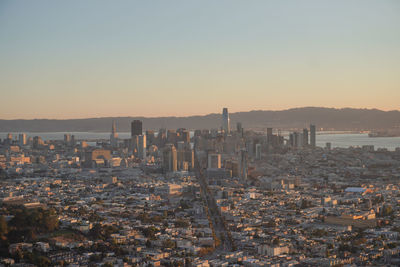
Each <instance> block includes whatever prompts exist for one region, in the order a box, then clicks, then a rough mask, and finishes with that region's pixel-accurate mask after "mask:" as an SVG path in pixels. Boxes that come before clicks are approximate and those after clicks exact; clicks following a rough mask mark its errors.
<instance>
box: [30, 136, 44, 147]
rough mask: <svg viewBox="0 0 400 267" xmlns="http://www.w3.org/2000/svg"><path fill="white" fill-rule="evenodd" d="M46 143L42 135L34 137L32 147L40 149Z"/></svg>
mask: <svg viewBox="0 0 400 267" xmlns="http://www.w3.org/2000/svg"><path fill="white" fill-rule="evenodd" d="M43 145H44V142H43V140H42V138H41V137H40V136H35V137H33V143H32V147H33V148H34V149H38V148H40V147H42V146H43Z"/></svg>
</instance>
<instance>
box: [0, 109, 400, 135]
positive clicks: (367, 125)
mask: <svg viewBox="0 0 400 267" xmlns="http://www.w3.org/2000/svg"><path fill="white" fill-rule="evenodd" d="M221 110H222V109H221ZM134 119H139V120H142V121H143V128H144V129H154V130H156V129H159V128H168V129H177V128H187V129H211V128H220V125H221V114H208V115H204V116H189V117H157V118H146V117H114V118H112V117H107V118H88V119H67V120H47V119H36V120H0V132H110V131H111V124H112V121H113V120H115V122H116V124H117V130H118V131H119V132H129V131H130V123H131V121H132V120H134ZM230 119H231V128H232V129H235V128H236V123H237V122H241V123H242V125H243V127H244V128H252V129H265V128H267V127H272V128H279V129H283V130H285V129H295V128H304V127H308V125H309V124H310V123H313V124H316V125H317V128H318V129H320V128H323V129H324V130H357V131H358V130H378V129H393V128H400V111H382V110H377V109H351V108H344V109H334V108H320V107H305V108H294V109H288V110H282V111H268V110H265V111H262V110H255V111H248V112H236V113H231V114H230Z"/></svg>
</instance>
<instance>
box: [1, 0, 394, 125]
mask: <svg viewBox="0 0 400 267" xmlns="http://www.w3.org/2000/svg"><path fill="white" fill-rule="evenodd" d="M94 3H96V4H94ZM228 3H229V4H228ZM289 3H290V4H289ZM399 11H400V2H398V1H380V2H376V1H352V2H348V1H335V2H327V1H316V0H310V1H304V2H302V3H293V2H290V1H279V2H272V1H268V2H264V1H254V2H252V3H251V4H249V3H243V2H240V1H219V2H217V3H215V2H211V1H202V2H201V3H197V2H178V1H172V2H168V3H167V2H161V1H160V2H151V3H148V2H136V1H135V2H131V1H119V2H117V3H115V2H113V3H108V2H106V1H95V2H94V1H87V2H78V1H76V2H73V4H71V2H65V3H53V2H52V1H35V2H34V3H33V2H30V1H21V2H15V1H2V2H1V3H0V14H1V16H0V57H1V58H2V61H0V81H1V83H0V86H1V93H2V97H1V100H0V119H34V118H38V119H43V118H47V119H72V118H94V117H124V116H144V117H160V116H192V115H201V114H210V113H219V112H220V109H221V108H222V107H225V106H226V107H229V110H230V112H232V113H234V112H239V111H248V110H285V109H288V108H294V107H308V106H317V107H335V108H345V107H349V108H377V109H381V110H386V111H387V110H399V109H400V108H399V105H398V99H400V90H399V85H400V77H398V76H399V75H398V73H400V49H399V47H400V32H399V31H398V29H397V25H400V16H398V14H399ZM72 18H73V19H72ZM183 22H184V23H183Z"/></svg>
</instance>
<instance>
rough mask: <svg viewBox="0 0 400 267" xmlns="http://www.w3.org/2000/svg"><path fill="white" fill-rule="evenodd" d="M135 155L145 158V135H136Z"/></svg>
mask: <svg viewBox="0 0 400 267" xmlns="http://www.w3.org/2000/svg"><path fill="white" fill-rule="evenodd" d="M137 155H138V157H139V158H140V159H145V158H146V135H139V136H138V149H137Z"/></svg>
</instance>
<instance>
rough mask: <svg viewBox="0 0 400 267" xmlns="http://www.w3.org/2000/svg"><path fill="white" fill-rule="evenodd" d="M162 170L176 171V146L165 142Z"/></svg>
mask: <svg viewBox="0 0 400 267" xmlns="http://www.w3.org/2000/svg"><path fill="white" fill-rule="evenodd" d="M162 166H163V171H164V172H176V171H177V170H178V159H177V152H176V148H175V146H174V145H173V144H166V145H165V147H164V149H163V165H162Z"/></svg>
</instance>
